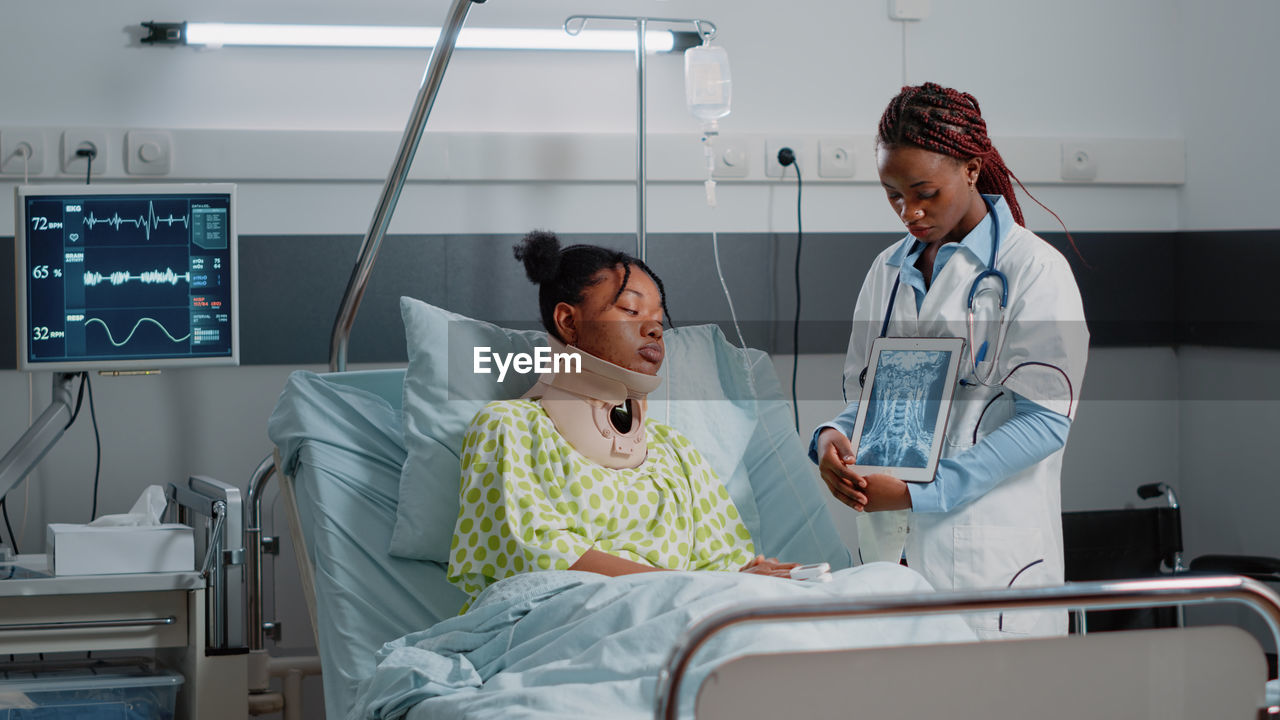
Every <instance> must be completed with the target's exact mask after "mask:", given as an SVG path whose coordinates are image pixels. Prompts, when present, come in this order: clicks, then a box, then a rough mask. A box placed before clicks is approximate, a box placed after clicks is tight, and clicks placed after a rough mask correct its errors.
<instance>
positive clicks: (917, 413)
mask: <svg viewBox="0 0 1280 720" xmlns="http://www.w3.org/2000/svg"><path fill="white" fill-rule="evenodd" d="M949 359H950V354H949V353H947V352H941V351H930V350H885V351H883V352H881V353H880V359H879V367H878V368H877V370H876V373H875V376H874V381H873V384H872V387H871V400H870V403H869V405H868V407H867V418H866V422H865V423H864V425H863V429H862V436H861V439H860V441H859V443H858V457H857V460H856V463H857V464H858V465H873V466H879V467H910V468H923V467H926V466H927V465H928V463H929V455H930V451H931V450H932V448H933V438H934V433H935V427H936V425H937V420H938V412H939V410H940V408H941V405H942V397H943V394H944V390H945V387H946V379H947V364H948V360H949Z"/></svg>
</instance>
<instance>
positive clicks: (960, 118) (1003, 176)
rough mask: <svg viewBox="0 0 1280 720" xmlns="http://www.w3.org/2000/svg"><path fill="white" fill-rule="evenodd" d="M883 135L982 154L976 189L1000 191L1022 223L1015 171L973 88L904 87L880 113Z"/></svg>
mask: <svg viewBox="0 0 1280 720" xmlns="http://www.w3.org/2000/svg"><path fill="white" fill-rule="evenodd" d="M879 139H880V143H881V144H883V145H914V146H916V147H919V148H923V149H925V150H928V151H930V152H936V153H939V154H942V155H947V156H948V157H953V158H956V159H959V160H968V159H969V158H973V157H976V158H979V159H981V160H982V171H981V172H980V173H979V175H978V183H977V187H978V191H979V192H982V193H986V194H996V195H1002V196H1003V197H1004V199H1005V202H1006V203H1008V204H1009V210H1010V211H1011V212H1012V213H1013V219H1014V220H1015V221H1017V223H1018V224H1019V225H1021V224H1022V222H1023V220H1022V208H1021V207H1020V206H1019V205H1018V199H1017V198H1016V197H1014V194H1013V183H1011V182H1010V181H1009V178H1010V177H1011V176H1012V175H1013V173H1011V172H1009V168H1008V167H1007V166H1006V165H1005V164H1004V159H1003V158H1002V157H1000V153H999V151H997V150H996V148H995V146H994V145H992V144H991V138H990V137H988V136H987V122H986V120H983V119H982V109H981V108H980V107H979V106H978V100H977V98H975V97H974V96H972V95H970V94H969V93H966V92H960V91H959V90H953V89H951V88H945V87H942V86H941V85H938V84H937V83H925V84H923V85H916V86H911V85H909V86H906V87H904V88H902V91H901V92H899V93H898V95H897V97H895V98H894V99H893V100H891V101H890V102H889V106H888V107H887V108H885V111H884V114H883V115H882V116H881V117H880V127H879ZM1015 179H1016V178H1015ZM1019 184H1021V183H1019Z"/></svg>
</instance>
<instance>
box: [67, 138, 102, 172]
mask: <svg viewBox="0 0 1280 720" xmlns="http://www.w3.org/2000/svg"><path fill="white" fill-rule="evenodd" d="M80 148H93V149H94V150H95V151H97V153H98V154H97V155H95V156H94V158H93V174H94V175H101V174H103V173H105V172H106V171H107V132H106V131H105V130H65V131H63V133H62V172H64V173H67V174H68V175H76V174H80V175H83V174H84V171H85V168H86V167H88V163H89V159H88V158H85V157H80V156H79V155H76V151H77V150H79V149H80Z"/></svg>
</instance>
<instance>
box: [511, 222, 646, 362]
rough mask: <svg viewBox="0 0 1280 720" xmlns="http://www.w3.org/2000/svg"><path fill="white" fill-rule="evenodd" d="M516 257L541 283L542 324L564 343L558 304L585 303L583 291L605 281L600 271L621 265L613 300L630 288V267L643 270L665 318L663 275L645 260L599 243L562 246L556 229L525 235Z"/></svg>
mask: <svg viewBox="0 0 1280 720" xmlns="http://www.w3.org/2000/svg"><path fill="white" fill-rule="evenodd" d="M512 250H513V251H514V253H515V257H516V260H519V261H521V262H522V263H524V271H525V274H526V275H527V276H528V277H529V280H531V281H532V282H533V283H534V284H536V285H537V286H538V309H539V311H540V312H541V315H542V326H543V327H544V328H546V330H547V332H549V333H551V334H552V335H554V336H555V337H556V339H558V340H560V341H561V342H564V341H565V339H564V338H562V337H560V333H559V332H558V331H557V330H556V321H555V310H556V305H558V304H560V303H562V302H564V303H568V304H570V305H578V304H579V303H581V302H582V292H583V290H585V289H586V288H589V287H592V286H594V285H598V284H599V283H601V282H603V281H604V277H603V276H601V275H600V271H601V270H608V269H611V268H615V267H618V266H619V265H621V266H622V284H621V285H620V286H618V292H616V293H614V295H613V299H612V300H611V301H610V302H617V301H618V298H619V297H621V295H622V291H623V290H626V289H627V282H628V281H629V280H630V279H631V266H632V265H634V266H636V267H638V268H640V269H641V270H643V271H644V272H645V273H646V274H647V275H648V276H649V277H650V278H652V279H653V283H654V284H655V285H657V286H658V296H659V298H660V300H661V302H662V316H663V318H664V319H666V318H667V317H668V316H669V313H668V312H667V291H666V289H665V288H664V287H663V286H662V278H659V277H658V275H657V273H655V272H654V271H653V270H651V269H650V268H649V266H648V265H646V264H645V263H644V261H643V260H641V259H639V258H637V257H633V256H631V255H628V254H627V253H625V252H622V251H619V250H610V249H608V248H602V247H600V246H598V245H570V246H569V247H567V248H563V249H561V247H560V239H559V238H558V237H556V234H555V233H553V232H548V231H546V230H534V231H533V232H531V233H529V234H528V235H525V236H524V239H523V240H521V241H520V242H519V243H518V244H516V245H515V246H513V247H512Z"/></svg>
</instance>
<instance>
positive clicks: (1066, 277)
mask: <svg viewBox="0 0 1280 720" xmlns="http://www.w3.org/2000/svg"><path fill="white" fill-rule="evenodd" d="M994 207H995V211H996V213H997V219H998V221H999V222H998V228H999V230H1000V232H1001V238H1000V246H999V256H998V259H997V261H996V264H997V266H998V268H999V269H1000V270H1001V271H1003V272H1004V273H1005V274H1006V275H1007V276H1008V279H1009V304H1008V310H1007V321H1006V325H1005V338H1004V345H1003V348H1002V349H1001V351H1000V353H999V357H993V355H994V354H995V353H994V345H995V343H994V342H993V343H992V346H993V348H992V351H989V352H988V354H987V359H986V360H985V361H984V362H982V363H980V365H979V369H980V371H982V372H983V373H984V375H985V372H986V371H987V370H989V369H991V370H993V372H992V378H991V380H990V381H989V382H991V383H992V384H995V383H997V382H999V381H1000V380H1004V387H1005V388H1007V389H1009V390H1012V391H1013V392H1015V393H1017V394H1019V395H1021V396H1023V397H1025V398H1027V399H1029V400H1033V401H1035V402H1037V403H1039V404H1040V405H1043V406H1044V407H1046V408H1049V409H1050V410H1053V411H1055V412H1059V413H1063V414H1065V415H1067V416H1068V417H1074V415H1075V411H1076V405H1077V403H1078V401H1079V399H1080V386H1081V383H1082V381H1083V379H1084V371H1085V363H1086V360H1087V356H1088V345H1089V333H1088V330H1087V329H1086V327H1085V323H1084V310H1083V307H1082V305H1081V302H1080V291H1079V289H1078V288H1077V286H1076V283H1075V277H1074V276H1073V275H1072V272H1071V269H1070V267H1069V266H1068V265H1067V261H1066V259H1065V258H1063V257H1062V255H1061V253H1059V252H1058V251H1057V250H1055V249H1054V248H1053V247H1051V246H1050V245H1048V244H1047V243H1046V242H1044V241H1043V240H1041V239H1040V238H1039V237H1037V236H1036V235H1035V234H1034V233H1032V232H1031V231H1029V230H1027V229H1026V228H1023V227H1022V226H1020V225H1017V224H1016V223H1015V222H1014V221H1013V218H1012V216H1011V215H1010V213H1009V209H1008V206H1007V205H1006V204H1005V203H1004V201H1003V199H1002V200H1000V201H999V202H997V203H996V204H995V206H994ZM897 246H898V243H895V244H894V245H893V246H891V247H890V248H888V249H886V250H885V251H884V252H883V253H881V254H880V256H879V257H878V258H877V259H876V261H875V262H874V263H872V266H871V270H870V272H868V274H867V278H866V281H865V282H864V283H863V286H862V291H861V293H860V294H859V296H858V302H857V305H856V308H855V310H854V324H853V327H854V329H853V334H852V336H851V337H850V338H849V352H848V355H847V357H846V360H845V369H844V378H845V394H846V396H847V397H849V398H856V397H858V395H859V392H860V387H859V384H858V377H859V375H860V373H861V372H862V369H863V368H864V367H866V365H867V361H868V357H869V351H870V348H871V342H872V340H874V339H875V338H876V337H877V336H878V335H879V334H880V327H881V323H882V321H883V319H884V314H885V310H886V305H887V304H888V300H889V297H888V296H889V292H890V290H891V289H892V288H893V284H894V280H895V278H896V277H897V272H898V268H897V266H893V265H888V264H887V263H886V262H885V261H886V260H887V259H888V258H889V257H890V255H892V253H893V251H894V250H895V249H896V248H897ZM985 266H986V258H984V259H983V262H978V261H977V260H975V259H974V257H973V256H972V255H971V254H970V253H969V252H967V251H963V250H961V251H957V252H956V253H955V254H954V255H952V256H951V258H950V259H949V260H948V261H947V264H946V265H945V266H944V267H943V269H942V272H941V273H939V274H938V276H937V277H935V278H933V282H932V284H931V286H930V287H929V290H928V292H927V293H926V294H925V297H924V302H923V304H922V305H921V307H920V310H919V311H918V312H917V310H916V302H915V297H914V291H913V290H912V289H911V288H910V287H909V286H907V285H906V284H905V283H904V284H901V285H900V286H899V288H898V299H897V301H896V302H895V303H894V307H893V316H892V318H891V320H890V323H889V330H888V335H889V336H899V337H962V338H963V337H965V336H966V313H967V300H968V295H969V288H970V285H971V284H972V282H973V280H974V278H976V277H977V275H978V273H980V272H981V271H982V270H983V269H985ZM988 286H991V287H993V288H998V286H999V282H998V281H996V280H992V279H985V280H984V281H983V284H982V287H983V288H985V287H988ZM993 295H994V294H993V293H986V294H984V296H983V297H981V298H980V300H979V302H978V303H976V307H977V308H978V311H977V314H978V317H976V318H975V337H977V338H981V337H983V331H984V328H994V327H995V326H994V325H984V324H983V315H986V316H987V317H995V315H994V312H995V311H994V310H991V308H993V307H995V306H996V303H995V302H994V299H993ZM992 332H994V330H993V331H992ZM981 343H982V340H981V339H976V340H975V344H977V345H981ZM992 362H994V363H996V366H995V367H994V368H991V367H990V363H992ZM1029 362H1030V363H1044V364H1045V365H1040V364H1031V365H1024V363H1029ZM971 366H972V363H970V362H969V361H968V360H967V359H966V361H965V362H963V363H961V374H960V376H961V377H962V378H963V377H965V376H966V372H967V368H970V367H971ZM1048 366H1052V367H1048ZM1055 368H1057V369H1055ZM1058 369H1060V370H1061V372H1060V371H1059V370H1058ZM997 396H998V397H997ZM1012 415H1013V400H1012V398H1010V397H1009V394H1008V393H1004V394H1003V395H1001V389H1000V388H998V387H997V388H988V387H985V386H982V385H976V386H974V385H960V386H959V387H958V388H957V389H956V395H955V401H954V403H953V405H952V409H951V416H950V418H949V420H948V424H947V438H946V440H945V444H944V449H943V457H950V456H953V455H957V454H959V453H962V452H964V451H965V450H966V449H968V448H969V447H971V446H972V445H973V444H974V443H975V442H978V441H981V440H982V439H983V438H984V437H985V436H986V435H988V434H990V433H991V432H992V431H994V430H995V429H996V428H998V427H999V426H1000V425H1001V424H1002V423H1004V422H1005V421H1006V420H1008V419H1009V418H1010V417H1012ZM1061 468H1062V451H1061V450H1059V451H1057V452H1055V453H1053V454H1052V455H1050V456H1049V457H1047V458H1045V459H1044V460H1042V461H1040V462H1039V463H1037V464H1036V465H1034V466H1032V467H1030V468H1028V469H1026V470H1023V471H1022V472H1019V473H1016V474H1014V475H1012V476H1010V477H1008V478H1005V479H1004V480H1003V481H1001V482H999V483H998V484H997V485H996V486H995V487H994V488H992V489H991V490H990V491H989V492H987V493H986V494H985V495H983V496H981V497H979V498H978V499H976V500H974V501H973V502H970V503H968V504H967V505H963V506H961V507H959V508H956V509H953V510H951V511H949V512H942V513H923V512H922V513H915V512H911V511H894V512H877V513H865V514H862V515H860V516H859V517H858V539H859V550H860V555H861V557H862V561H863V562H872V561H876V560H880V561H889V562H897V561H898V560H899V558H900V557H901V556H902V553H903V551H904V549H905V555H906V559H907V564H908V565H909V566H910V567H911V568H913V569H915V570H917V571H919V572H920V573H921V574H923V575H924V576H925V578H926V579H928V580H929V582H930V583H931V584H932V585H933V586H934V587H935V588H937V589H939V590H948V589H977V588H1005V587H1018V588H1023V587H1034V586H1046V585H1058V584H1061V583H1062V581H1063V557H1062V555H1063V551H1062V510H1061V505H1062V503H1061V490H1060V486H1059V476H1060V471H1061ZM904 546H905V547H904ZM1037 561H1039V562H1037ZM968 619H969V622H970V624H971V625H973V627H974V629H975V630H976V631H977V632H978V634H979V635H980V636H982V637H1009V636H1018V635H1060V634H1065V633H1066V630H1067V619H1066V613H1065V612H1057V611H1051V612H1034V611H1033V612H1026V611H1023V612H1014V613H1004V614H1003V615H1001V614H1000V613H982V614H975V615H970V616H969V617H968Z"/></svg>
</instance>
